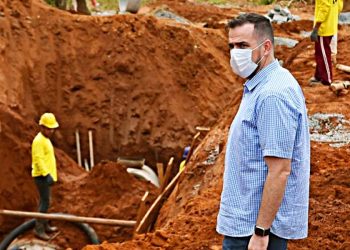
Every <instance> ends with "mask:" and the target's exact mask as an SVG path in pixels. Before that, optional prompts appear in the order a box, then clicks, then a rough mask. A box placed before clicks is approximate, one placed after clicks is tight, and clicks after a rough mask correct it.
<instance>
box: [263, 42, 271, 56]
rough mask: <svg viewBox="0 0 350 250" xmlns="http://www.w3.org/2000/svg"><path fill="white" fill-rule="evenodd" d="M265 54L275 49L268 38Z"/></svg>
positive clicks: (265, 44)
mask: <svg viewBox="0 0 350 250" xmlns="http://www.w3.org/2000/svg"><path fill="white" fill-rule="evenodd" d="M264 50H265V52H264V55H265V56H267V55H268V54H269V53H270V52H271V51H272V50H273V44H272V42H271V40H269V39H267V40H266V42H265V43H264Z"/></svg>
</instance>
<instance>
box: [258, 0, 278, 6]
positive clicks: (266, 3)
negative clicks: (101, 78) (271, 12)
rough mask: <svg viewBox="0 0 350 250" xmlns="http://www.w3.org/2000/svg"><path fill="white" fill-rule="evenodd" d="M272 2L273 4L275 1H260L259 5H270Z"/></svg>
mask: <svg viewBox="0 0 350 250" xmlns="http://www.w3.org/2000/svg"><path fill="white" fill-rule="evenodd" d="M274 2H275V0H260V4H262V5H269V4H272V3H274Z"/></svg>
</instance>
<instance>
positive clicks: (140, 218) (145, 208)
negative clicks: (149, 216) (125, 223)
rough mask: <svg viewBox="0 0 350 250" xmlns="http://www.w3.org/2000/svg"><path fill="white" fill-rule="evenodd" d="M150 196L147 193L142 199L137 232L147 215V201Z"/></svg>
mask: <svg viewBox="0 0 350 250" xmlns="http://www.w3.org/2000/svg"><path fill="white" fill-rule="evenodd" d="M148 194H149V192H148V191H146V192H145V194H144V195H143V197H142V199H141V203H140V207H139V210H138V212H137V218H136V225H135V230H136V228H137V227H138V225H139V224H140V222H141V220H142V218H143V216H145V214H146V212H147V207H146V200H147V197H148ZM135 230H134V234H135V232H136V231H135Z"/></svg>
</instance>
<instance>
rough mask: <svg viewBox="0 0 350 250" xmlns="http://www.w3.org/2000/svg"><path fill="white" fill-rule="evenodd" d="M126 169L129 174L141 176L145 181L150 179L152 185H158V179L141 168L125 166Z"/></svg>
mask: <svg viewBox="0 0 350 250" xmlns="http://www.w3.org/2000/svg"><path fill="white" fill-rule="evenodd" d="M126 171H127V172H128V173H129V174H132V175H135V176H138V177H141V178H143V179H145V180H147V181H150V182H151V183H152V184H153V185H154V186H156V187H159V181H158V178H154V177H153V176H152V175H150V174H149V173H148V172H147V171H145V170H143V169H137V168H127V169H126Z"/></svg>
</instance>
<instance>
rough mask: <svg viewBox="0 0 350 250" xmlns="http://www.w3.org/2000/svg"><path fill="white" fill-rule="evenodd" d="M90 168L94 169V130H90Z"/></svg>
mask: <svg viewBox="0 0 350 250" xmlns="http://www.w3.org/2000/svg"><path fill="white" fill-rule="evenodd" d="M89 149H90V168H91V169H92V168H93V167H94V146H93V141H92V130H89Z"/></svg>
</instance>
